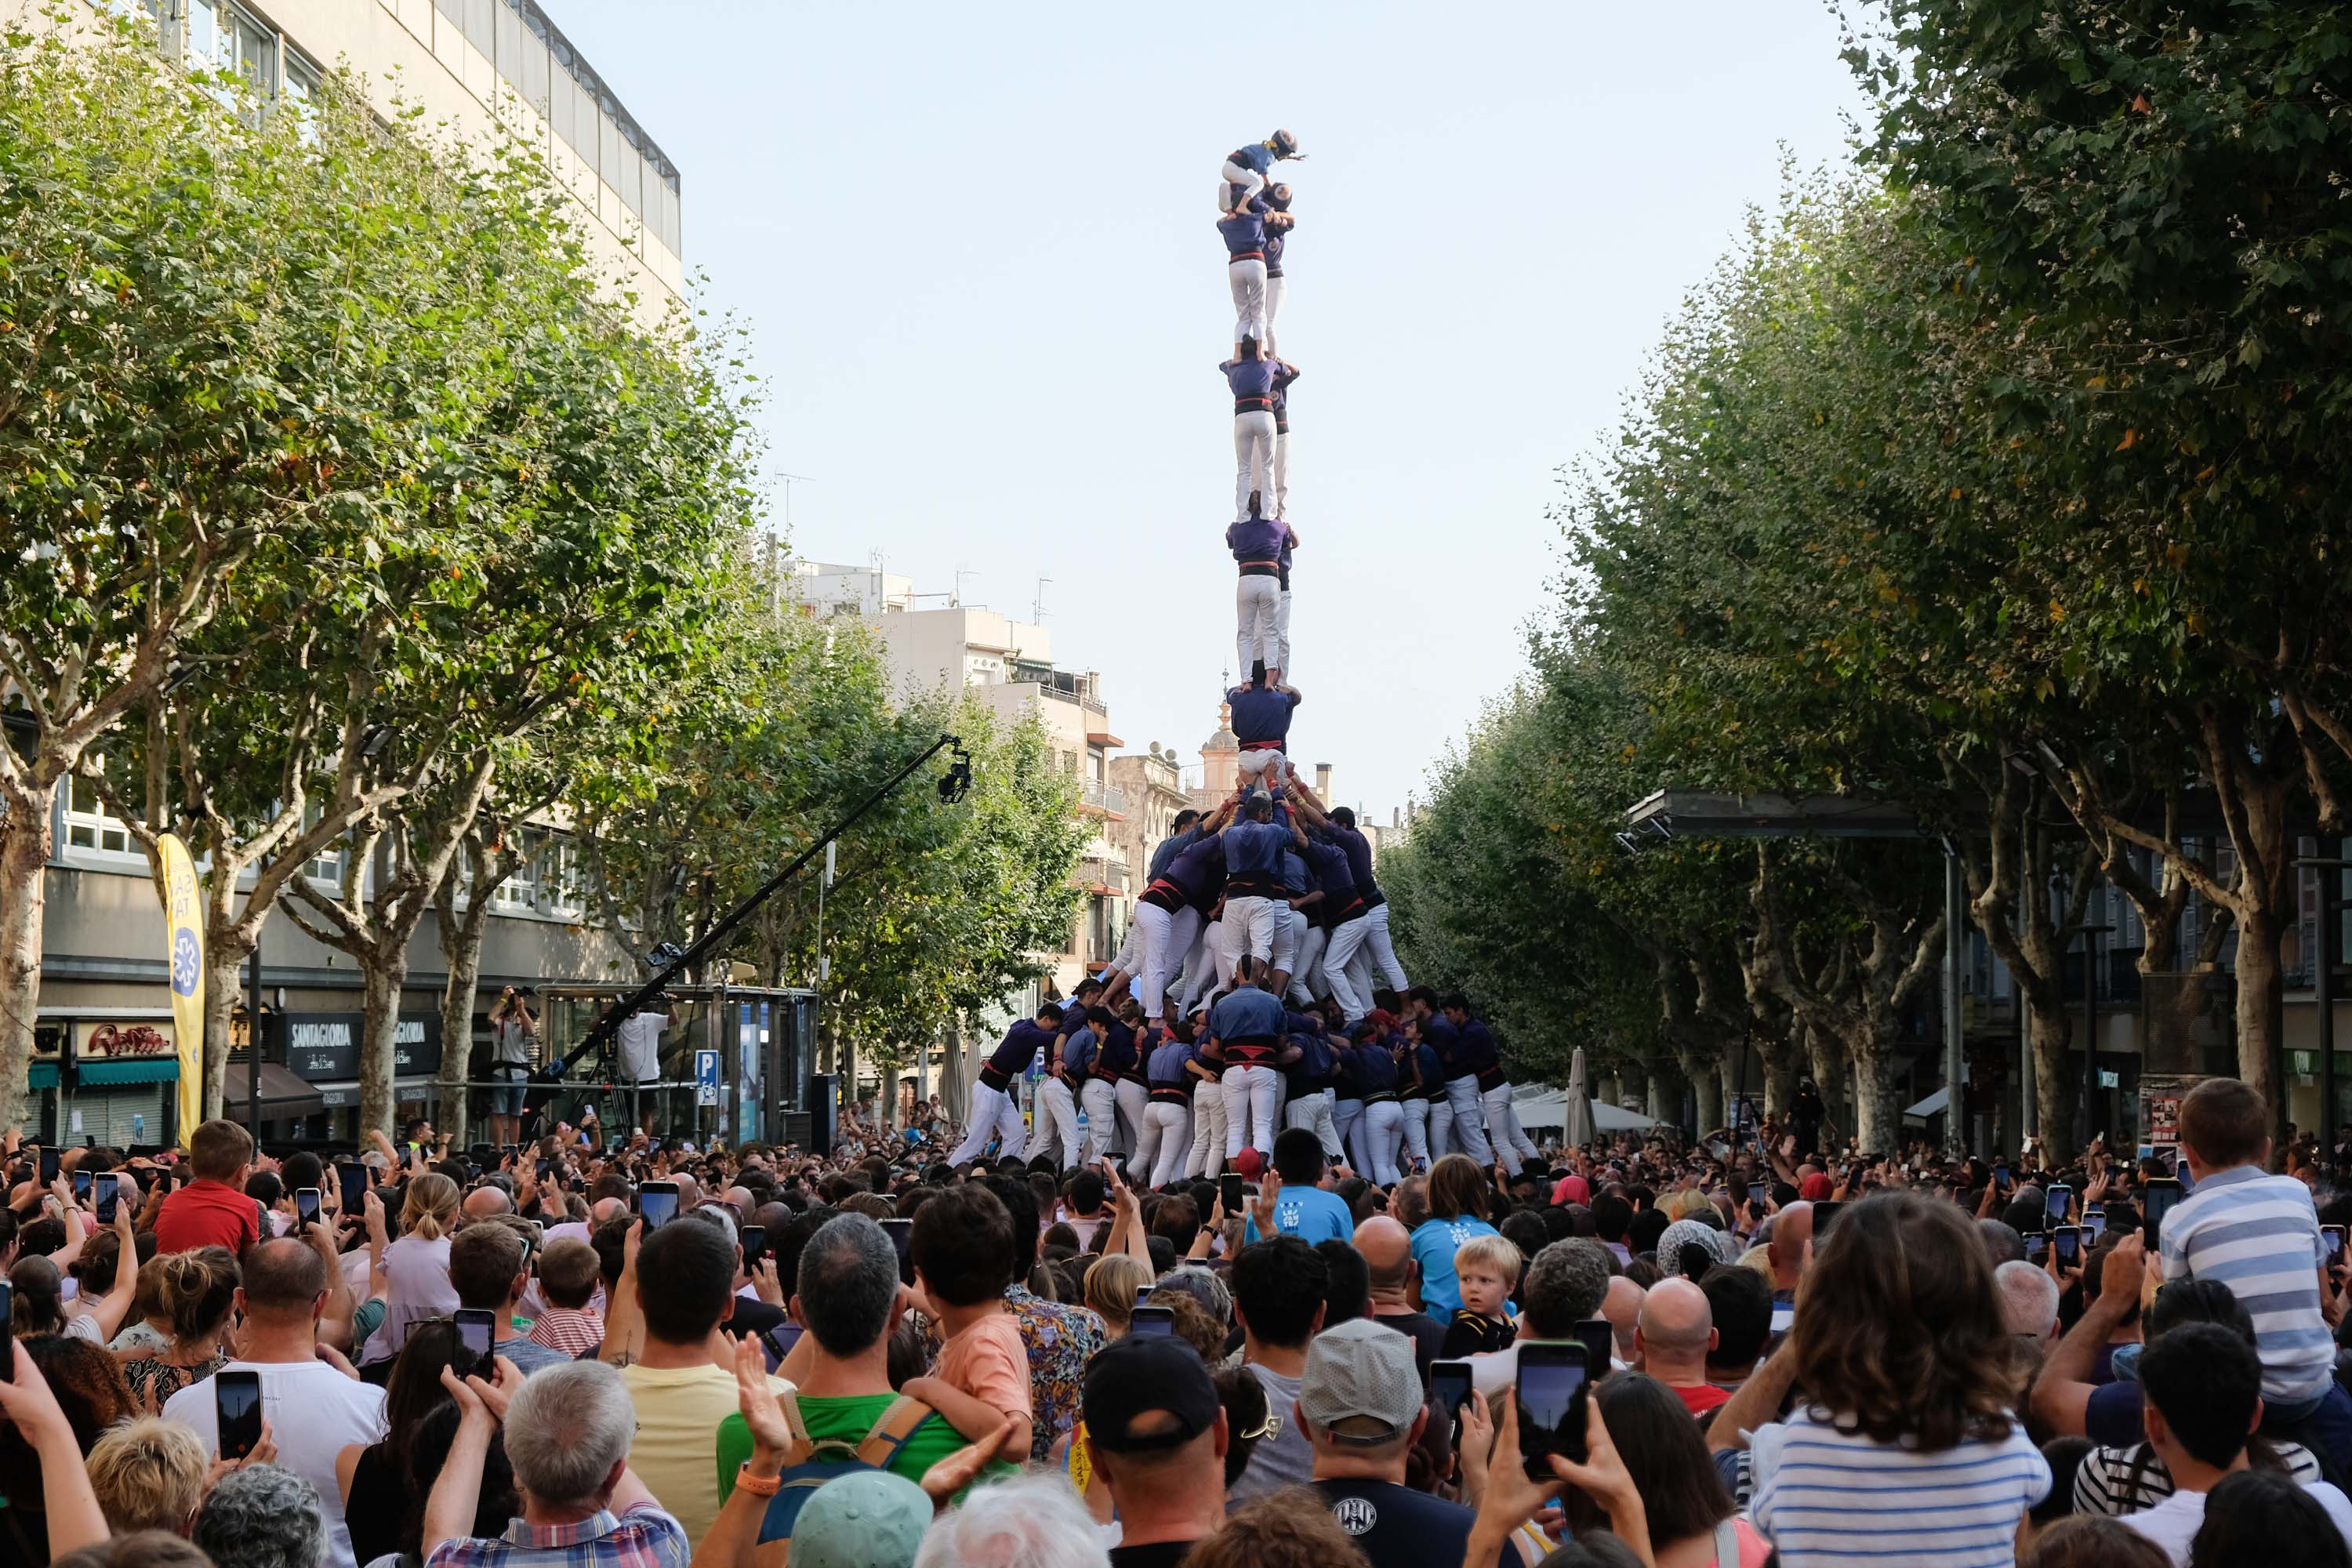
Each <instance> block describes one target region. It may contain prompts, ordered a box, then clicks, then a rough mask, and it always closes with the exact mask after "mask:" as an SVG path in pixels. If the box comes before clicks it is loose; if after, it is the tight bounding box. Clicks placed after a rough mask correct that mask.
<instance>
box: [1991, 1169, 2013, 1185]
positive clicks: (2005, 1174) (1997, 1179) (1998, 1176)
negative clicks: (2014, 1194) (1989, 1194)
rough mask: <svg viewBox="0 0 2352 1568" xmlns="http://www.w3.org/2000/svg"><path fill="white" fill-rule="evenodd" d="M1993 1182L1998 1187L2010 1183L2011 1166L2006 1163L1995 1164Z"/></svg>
mask: <svg viewBox="0 0 2352 1568" xmlns="http://www.w3.org/2000/svg"><path fill="white" fill-rule="evenodd" d="M1992 1184H1993V1185H1994V1186H1996V1187H2005V1186H2007V1185H2009V1167H2008V1166H2007V1165H2006V1164H2000V1165H1995V1166H1994V1167H1993V1168H1992Z"/></svg>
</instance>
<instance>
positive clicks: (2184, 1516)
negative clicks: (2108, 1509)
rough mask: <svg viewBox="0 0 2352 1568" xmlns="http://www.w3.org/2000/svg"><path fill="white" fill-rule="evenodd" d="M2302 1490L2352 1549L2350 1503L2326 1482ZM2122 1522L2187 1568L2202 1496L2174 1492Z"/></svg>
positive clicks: (2202, 1512) (2308, 1484)
mask: <svg viewBox="0 0 2352 1568" xmlns="http://www.w3.org/2000/svg"><path fill="white" fill-rule="evenodd" d="M2303 1489H2304V1490H2305V1491H2307V1492H2309V1493H2310V1494H2311V1495H2312V1496H2313V1497H2315V1498H2317V1499H2318V1500H2319V1506H2320V1507H2322V1508H2324V1509H2326V1510H2327V1517H2328V1518H2330V1519H2332V1520H2334V1521H2336V1529H2337V1530H2339V1531H2342V1532H2343V1534H2344V1541H2345V1543H2346V1544H2347V1546H2352V1500H2347V1498H2346V1497H2345V1495H2344V1494H2343V1493H2342V1492H2340V1491H2338V1490H2337V1489H2336V1488H2334V1487H2332V1486H2329V1485H2328V1484H2327V1483H2326V1481H2305V1482H2304V1483H2303ZM2122 1520H2123V1522H2124V1523H2125V1524H2126V1525H2128V1526H2130V1527H2131V1528H2132V1529H2133V1530H2136V1531H2138V1532H2139V1533H2140V1534H2142V1535H2145V1536H2147V1538H2148V1539H2149V1540H2150V1541H2153V1542H2156V1543H2157V1544H2158V1546H2161V1547H2163V1548H2164V1550H2165V1552H2166V1554H2167V1555H2168V1556H2169V1557H2170V1558H2171V1559H2172V1560H2173V1561H2174V1562H2175V1563H2179V1564H2180V1568H2189V1542H2192V1541H2194V1540H2196V1539H2197V1529H2198V1527H2199V1526H2200V1525H2201V1524H2203V1523H2204V1522H2205V1494H2204V1493H2203V1492H2175V1493H2173V1494H2172V1495H2171V1496H2170V1497H2168V1498H2166V1499H2165V1500H2163V1501H2162V1502H2160V1503H2158V1504H2157V1505H2156V1506H2155V1507H2154V1508H2150V1509H2143V1510H2140V1511H2139V1512H2137V1513H2127V1514H2125V1515H2123V1516H2122Z"/></svg>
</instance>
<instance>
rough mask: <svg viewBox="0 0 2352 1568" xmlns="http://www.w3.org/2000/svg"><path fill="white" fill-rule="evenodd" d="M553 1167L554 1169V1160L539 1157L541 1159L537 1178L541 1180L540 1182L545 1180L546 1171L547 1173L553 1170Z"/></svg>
mask: <svg viewBox="0 0 2352 1568" xmlns="http://www.w3.org/2000/svg"><path fill="white" fill-rule="evenodd" d="M554 1169H555V1162H554V1161H552V1160H550V1159H545V1158H541V1161H540V1162H539V1179H540V1180H541V1181H542V1182H543V1181H545V1180H547V1173H549V1172H550V1171H552V1170H554Z"/></svg>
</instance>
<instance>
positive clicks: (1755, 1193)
mask: <svg viewBox="0 0 2352 1568" xmlns="http://www.w3.org/2000/svg"><path fill="white" fill-rule="evenodd" d="M1770 1193H1771V1189H1770V1188H1769V1187H1768V1186H1766V1185H1765V1184H1763V1183H1761V1182H1750V1183H1748V1202H1749V1203H1751V1204H1753V1205H1755V1206H1756V1207H1758V1208H1759V1209H1760V1208H1762V1207H1763V1206H1764V1200H1765V1198H1766V1197H1768V1196H1769V1195H1770Z"/></svg>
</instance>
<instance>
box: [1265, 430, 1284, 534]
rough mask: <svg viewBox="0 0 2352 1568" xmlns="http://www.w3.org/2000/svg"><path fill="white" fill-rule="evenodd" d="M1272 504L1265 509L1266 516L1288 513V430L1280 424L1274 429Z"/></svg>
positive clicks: (1280, 515)
mask: <svg viewBox="0 0 2352 1568" xmlns="http://www.w3.org/2000/svg"><path fill="white" fill-rule="evenodd" d="M1269 499H1270V500H1273V502H1274V505H1273V506H1272V507H1271V508H1269V509H1267V511H1266V514H1265V515H1266V516H1268V517H1288V516H1289V515H1290V432H1289V431H1287V430H1285V429H1283V428H1282V427H1281V426H1278V425H1277V426H1275V431H1274V494H1273V496H1272V497H1270V498H1269Z"/></svg>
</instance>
